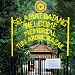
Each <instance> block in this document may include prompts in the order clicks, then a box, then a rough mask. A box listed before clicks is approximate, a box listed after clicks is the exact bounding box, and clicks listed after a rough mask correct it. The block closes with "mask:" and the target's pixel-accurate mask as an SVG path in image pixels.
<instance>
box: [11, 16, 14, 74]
mask: <svg viewBox="0 0 75 75" xmlns="http://www.w3.org/2000/svg"><path fill="white" fill-rule="evenodd" d="M11 75H14V58H13V17H11Z"/></svg>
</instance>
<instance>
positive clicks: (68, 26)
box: [67, 17, 70, 75]
mask: <svg viewBox="0 0 75 75" xmlns="http://www.w3.org/2000/svg"><path fill="white" fill-rule="evenodd" d="M69 28H70V17H68V25H67V75H68V65H69Z"/></svg>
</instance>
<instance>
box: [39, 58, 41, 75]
mask: <svg viewBox="0 0 75 75" xmlns="http://www.w3.org/2000/svg"><path fill="white" fill-rule="evenodd" d="M39 69H40V73H39V74H40V75H41V59H40V68H39Z"/></svg>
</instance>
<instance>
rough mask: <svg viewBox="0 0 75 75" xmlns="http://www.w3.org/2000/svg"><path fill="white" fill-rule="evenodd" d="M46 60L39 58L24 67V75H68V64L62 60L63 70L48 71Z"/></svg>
mask: <svg viewBox="0 0 75 75" xmlns="http://www.w3.org/2000/svg"><path fill="white" fill-rule="evenodd" d="M45 60H46V59H41V58H37V59H34V60H31V61H27V62H26V64H25V65H23V75H66V63H65V61H64V60H62V63H61V64H62V65H61V69H46V67H45V63H46V62H45Z"/></svg>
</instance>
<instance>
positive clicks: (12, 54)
mask: <svg viewBox="0 0 75 75" xmlns="http://www.w3.org/2000/svg"><path fill="white" fill-rule="evenodd" d="M11 56H12V57H13V17H11Z"/></svg>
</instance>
